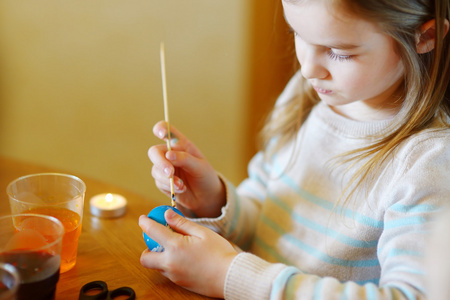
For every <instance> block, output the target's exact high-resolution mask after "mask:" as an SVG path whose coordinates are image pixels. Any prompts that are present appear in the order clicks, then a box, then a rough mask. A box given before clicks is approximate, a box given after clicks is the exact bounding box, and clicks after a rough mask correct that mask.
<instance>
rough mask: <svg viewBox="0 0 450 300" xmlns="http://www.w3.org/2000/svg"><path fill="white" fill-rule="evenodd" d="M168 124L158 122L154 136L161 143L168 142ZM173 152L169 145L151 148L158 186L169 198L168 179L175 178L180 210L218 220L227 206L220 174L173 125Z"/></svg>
mask: <svg viewBox="0 0 450 300" xmlns="http://www.w3.org/2000/svg"><path fill="white" fill-rule="evenodd" d="M166 124H167V123H166V122H164V121H161V122H158V123H157V124H156V125H155V126H154V127H153V133H154V134H155V135H156V136H157V137H159V138H160V139H166V138H167V128H166ZM170 131H171V139H172V140H171V144H170V145H171V148H172V151H167V145H166V144H161V145H156V146H152V147H151V148H150V149H149V151H148V157H149V158H150V160H151V161H152V163H153V168H152V176H153V178H154V179H155V183H156V186H157V187H158V189H159V190H161V191H162V192H163V193H165V194H167V195H169V196H170V184H169V178H170V177H171V176H174V185H175V193H176V200H177V204H180V205H181V207H180V206H179V207H178V208H179V209H180V210H181V211H182V212H183V213H186V214H187V215H189V213H187V212H186V210H185V209H183V207H184V208H187V209H189V210H190V211H191V212H193V213H194V214H195V216H197V217H210V218H213V217H218V216H219V215H220V213H221V208H222V206H224V205H225V202H226V199H225V187H224V185H223V183H222V181H221V180H220V179H219V176H218V175H217V172H216V171H215V170H214V169H213V167H212V166H211V165H210V164H209V162H208V161H207V160H206V158H205V156H204V155H203V154H202V153H201V152H200V150H199V149H198V148H197V147H196V146H195V145H194V144H193V143H192V142H191V141H189V140H188V139H187V138H186V137H185V136H184V135H183V134H182V133H181V132H180V131H178V130H177V129H176V127H174V126H173V125H171V126H170Z"/></svg>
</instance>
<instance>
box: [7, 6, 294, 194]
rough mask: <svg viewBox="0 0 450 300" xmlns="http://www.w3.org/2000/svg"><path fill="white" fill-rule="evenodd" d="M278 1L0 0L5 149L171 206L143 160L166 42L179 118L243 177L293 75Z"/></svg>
mask: <svg viewBox="0 0 450 300" xmlns="http://www.w3.org/2000/svg"><path fill="white" fill-rule="evenodd" d="M263 2H264V3H263ZM279 2H280V0H265V1H260V0H244V1H243V0H188V1H187V0H127V1H124V0H65V1H61V0H40V1H34V0H2V1H0V155H2V156H5V157H10V158H15V159H20V160H23V161H27V162H33V163H37V164H42V165H45V166H50V167H52V168H55V169H56V170H59V171H65V172H68V173H73V174H76V175H78V176H80V177H81V178H83V176H89V177H91V178H94V179H99V180H102V181H106V182H109V183H113V184H116V185H118V186H121V187H124V188H127V189H129V190H131V191H134V192H137V193H140V194H143V195H145V196H148V197H151V198H153V199H155V200H157V201H160V202H167V198H166V196H164V195H162V194H161V193H160V192H159V191H158V190H157V189H156V187H155V184H154V182H153V179H152V177H151V167H152V164H151V162H150V161H149V159H148V157H147V150H148V148H149V147H150V146H151V145H154V144H156V143H161V141H159V140H158V139H156V138H155V137H154V136H153V134H152V127H153V125H154V124H155V123H156V122H157V121H159V120H162V119H164V111H163V97H162V87H161V84H162V83H161V69H160V58H159V47H160V43H161V42H162V41H163V42H164V43H165V50H166V72H167V88H168V99H169V108H170V121H171V123H172V124H173V125H175V126H177V127H178V129H180V130H181V131H182V132H183V133H184V134H185V135H187V136H188V137H189V138H190V139H191V140H192V141H194V142H195V143H196V144H197V146H198V147H199V148H200V149H201V150H202V151H203V153H204V154H205V155H206V157H207V158H208V159H209V160H210V162H211V164H212V165H213V166H214V167H215V168H216V169H217V170H218V171H220V172H221V173H222V174H224V175H225V176H226V177H228V178H229V179H230V180H231V181H232V182H234V183H235V184H238V183H239V182H240V181H241V180H242V179H243V178H245V176H246V167H247V163H248V161H249V159H250V158H251V156H252V155H253V154H254V153H255V152H256V151H257V147H256V134H257V132H258V130H259V129H260V128H261V125H262V122H263V120H264V117H265V116H266V114H267V113H268V111H269V110H270V107H271V106H272V105H273V103H274V101H275V99H276V97H277V96H278V94H279V93H280V92H281V90H282V88H283V87H284V85H285V83H286V82H287V80H288V79H289V77H290V76H291V75H292V74H293V71H294V67H293V57H292V54H291V53H292V52H291V51H292V46H291V40H290V37H289V34H288V32H287V29H286V25H285V24H284V20H283V17H282V12H281V5H280V3H279ZM88 188H89V187H88Z"/></svg>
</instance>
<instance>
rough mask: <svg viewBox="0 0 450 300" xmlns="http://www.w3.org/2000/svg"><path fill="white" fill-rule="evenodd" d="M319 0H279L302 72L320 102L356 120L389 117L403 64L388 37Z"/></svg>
mask: <svg viewBox="0 0 450 300" xmlns="http://www.w3.org/2000/svg"><path fill="white" fill-rule="evenodd" d="M325 2H326V1H325V0H313V1H309V0H306V1H305V0H302V1H295V2H286V1H283V7H284V13H285V17H286V21H287V22H288V23H289V25H290V26H291V27H292V29H293V30H294V32H295V48H296V52H297V58H298V60H299V62H300V64H301V72H302V75H303V76H304V77H305V78H306V79H307V80H308V82H309V83H310V84H311V85H312V86H313V87H314V89H315V90H316V91H317V93H318V95H319V97H320V98H321V100H322V101H324V102H326V103H327V104H328V105H330V106H332V107H333V109H335V110H336V111H338V112H339V113H341V114H343V115H345V116H347V117H350V118H353V119H361V120H370V119H382V118H387V117H390V116H392V115H394V114H395V113H396V112H397V110H398V106H399V104H400V103H398V101H397V102H396V103H394V98H395V97H393V93H394V92H395V91H396V90H397V89H398V87H399V85H400V84H401V83H402V79H403V74H404V67H403V63H402V61H401V59H400V57H399V55H398V54H397V53H396V51H395V43H394V40H393V39H392V38H391V37H389V36H387V35H385V34H384V33H383V32H381V31H380V30H379V28H378V27H377V26H376V25H374V24H372V23H370V22H367V21H364V20H362V19H358V18H355V17H351V16H350V15H348V14H339V12H340V11H339V10H331V9H330V8H329V7H328V6H327V4H326V3H325Z"/></svg>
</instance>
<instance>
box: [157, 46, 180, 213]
mask: <svg viewBox="0 0 450 300" xmlns="http://www.w3.org/2000/svg"><path fill="white" fill-rule="evenodd" d="M165 57H166V56H165V53H164V43H163V42H161V47H160V59H161V77H162V87H163V98H164V120H165V121H166V123H167V140H166V143H167V150H168V151H170V150H172V147H171V146H170V140H171V134H170V122H169V102H168V100H167V83H166V59H165ZM170 196H171V200H172V206H173V207H175V206H176V203H175V188H174V183H173V176H172V177H170Z"/></svg>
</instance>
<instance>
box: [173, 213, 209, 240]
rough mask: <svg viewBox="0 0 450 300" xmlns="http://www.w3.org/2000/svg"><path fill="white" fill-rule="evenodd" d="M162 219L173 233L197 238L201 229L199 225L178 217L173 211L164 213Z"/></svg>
mask: <svg viewBox="0 0 450 300" xmlns="http://www.w3.org/2000/svg"><path fill="white" fill-rule="evenodd" d="M164 218H165V219H166V222H167V224H168V225H169V226H170V228H172V230H173V231H175V232H178V233H181V234H184V235H193V236H199V235H200V234H201V232H202V229H203V227H201V226H200V225H198V224H196V223H194V222H192V221H189V220H188V219H186V218H184V217H182V216H180V215H179V214H177V213H176V212H175V211H174V210H173V209H168V210H167V211H166V212H165V213H164Z"/></svg>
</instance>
